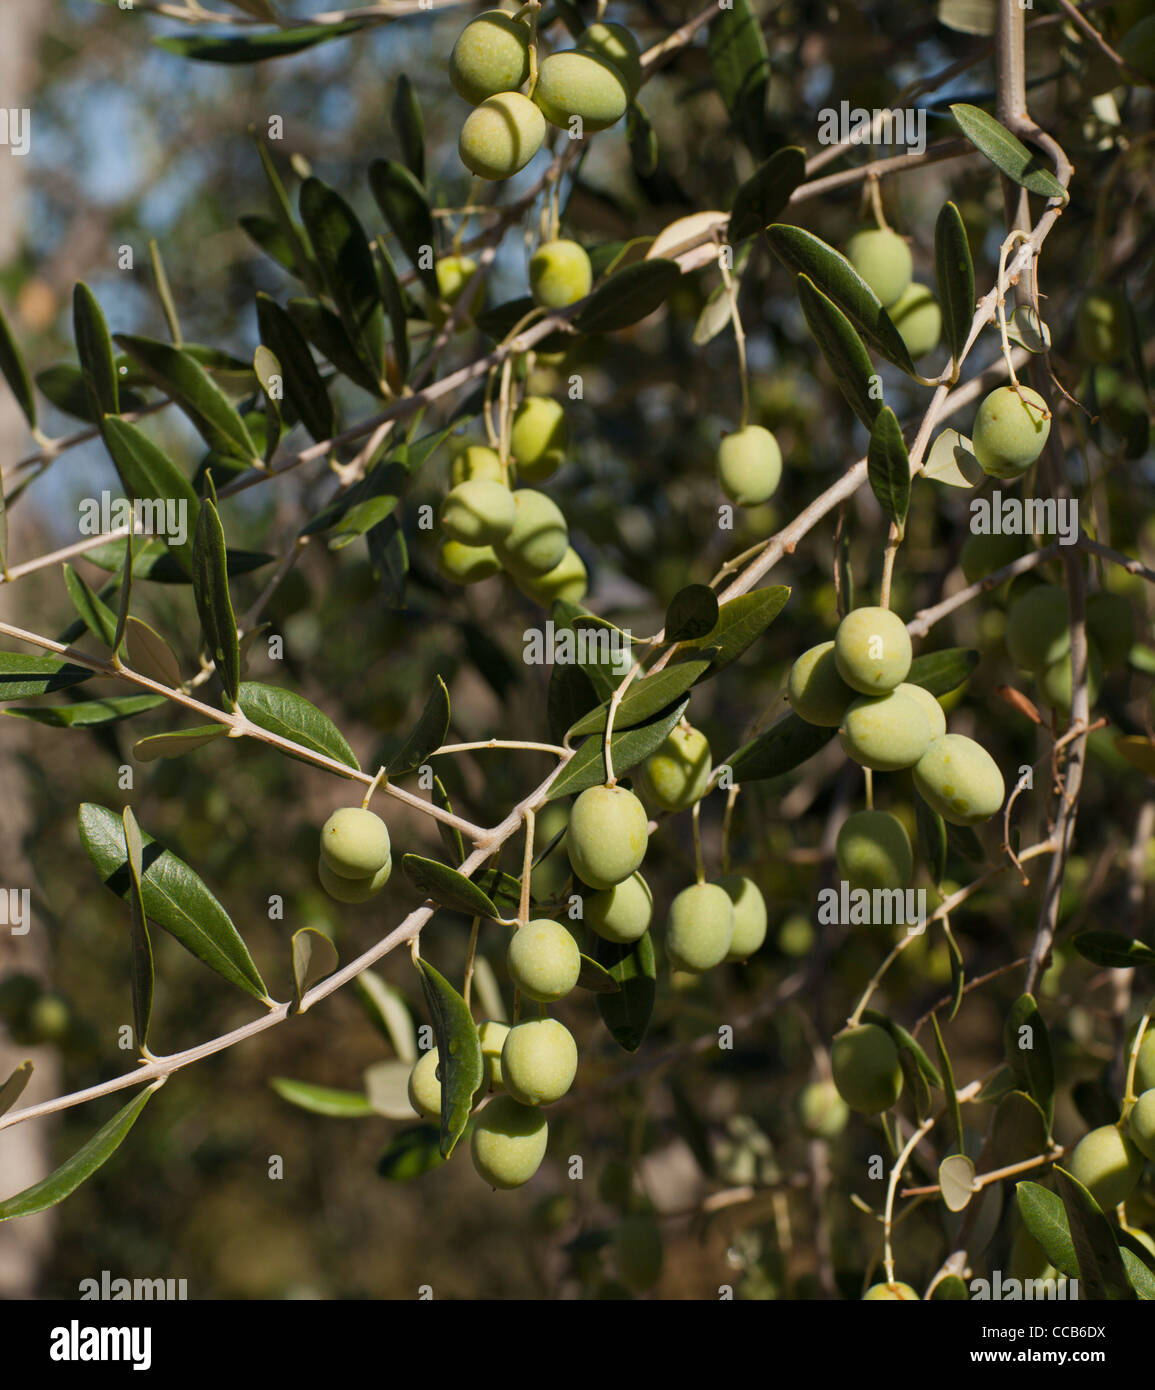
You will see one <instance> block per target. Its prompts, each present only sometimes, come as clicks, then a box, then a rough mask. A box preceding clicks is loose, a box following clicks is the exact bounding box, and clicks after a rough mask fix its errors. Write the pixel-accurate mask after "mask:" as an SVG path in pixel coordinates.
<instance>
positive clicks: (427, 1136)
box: [377, 1125, 445, 1182]
mask: <svg viewBox="0 0 1155 1390" xmlns="http://www.w3.org/2000/svg"><path fill="white" fill-rule="evenodd" d="M444 1162H445V1160H444V1159H443V1158H442V1157H441V1134H440V1131H439V1130H438V1129H436V1128H435V1127H434V1126H433V1125H418V1126H417V1127H416V1128H414V1129H406V1130H403V1131H402V1132H401V1133H400V1134H398V1135H397V1136H396V1137H395V1138H394V1139H393V1140H392V1142H391V1143H390V1144H389V1147H388V1148H387V1149H385V1151H384V1152H383V1153H382V1155H381V1157H380V1158H379V1159H378V1160H377V1172H378V1174H379V1176H381V1177H383V1178H388V1179H389V1180H390V1182H406V1181H408V1180H409V1179H410V1178H417V1177H420V1176H421V1174H422V1173H428V1172H430V1171H432V1169H434V1168H440V1167H441V1165H442V1164H443V1163H444Z"/></svg>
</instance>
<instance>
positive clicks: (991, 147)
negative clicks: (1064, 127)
mask: <svg viewBox="0 0 1155 1390" xmlns="http://www.w3.org/2000/svg"><path fill="white" fill-rule="evenodd" d="M950 110H951V115H952V116H953V117H954V118H955V121H956V122H957V123H958V128H959V129H960V130H961V131H962V133H963V134H964V135H965V136H966V138H967V139H968V140H969V141H970V142H971V144H972V145H974V147H975V148H976V149H977V150H979V151H980V152H981V153H982V154H985V155H986V157H987V158H988V159H989V160H990V161H991V163H992V164H993V165H994V166H995V167H996V168H997V169H1001V170H1002V172H1003V173H1004V174H1006V176H1007V178H1009V179H1012V180H1013V181H1014V182H1015V183H1017V184H1021V185H1022V186H1023V187H1024V188H1025V189H1026V190H1027V191H1028V192H1029V193H1037V194H1038V195H1039V196H1040V197H1042V198H1061V199H1062V200H1063V202H1064V203H1065V202H1066V201H1067V193H1066V190H1065V189H1064V188H1063V185H1062V184H1061V183H1060V182H1059V180H1058V179H1057V178H1056V177H1055V176H1054V174H1052V173H1051V171H1050V169H1048V168H1047V166H1046V164H1045V163H1044V162H1043V160H1042V159H1040V158H1039V156H1038V155H1035V154H1032V153H1031V151H1030V150H1029V149H1027V147H1026V145H1024V144H1023V142H1022V141H1021V140H1019V139H1018V138H1017V137H1016V136H1014V135H1012V134H1011V132H1010V131H1009V130H1008V129H1007V128H1006V126H1004V125H1000V123H999V122H998V121H996V120H995V118H994V117H993V116H991V115H989V114H988V113H987V112H986V111H983V110H982V109H981V108H980V107H978V106H969V105H967V103H966V102H962V101H956V102H954V103H953V104H952V106H951V108H950Z"/></svg>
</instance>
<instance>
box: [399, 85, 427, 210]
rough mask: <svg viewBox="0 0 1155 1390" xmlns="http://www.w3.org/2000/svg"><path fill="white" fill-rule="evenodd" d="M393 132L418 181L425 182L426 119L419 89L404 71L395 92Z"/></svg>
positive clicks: (409, 167) (410, 170)
mask: <svg viewBox="0 0 1155 1390" xmlns="http://www.w3.org/2000/svg"><path fill="white" fill-rule="evenodd" d="M393 133H394V135H396V136H397V141H398V143H399V144H400V146H401V153H402V157H403V158H404V160H405V163H406V166H407V167H408V169H409V172H410V173H411V174H412V175H413V177H414V178H415V179H416V180H417V182H418V183H424V182H425V120H424V118H423V116H422V115H421V103H420V101H419V100H418V98H417V90H416V88H415V87H414V86H413V83H412V82H411V81H410V80H409V78H408V77H407V76H406V75H405V73H402V74H401V76H400V77H399V78H398V79H397V86H396V88H395V89H394V92H393Z"/></svg>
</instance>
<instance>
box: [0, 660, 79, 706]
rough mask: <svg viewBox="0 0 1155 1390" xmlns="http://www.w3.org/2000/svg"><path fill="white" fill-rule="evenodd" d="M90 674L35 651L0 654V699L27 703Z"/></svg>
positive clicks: (69, 663)
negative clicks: (34, 697) (30, 652)
mask: <svg viewBox="0 0 1155 1390" xmlns="http://www.w3.org/2000/svg"><path fill="white" fill-rule="evenodd" d="M92 676H93V672H92V671H89V670H88V669H87V667H84V666H74V665H73V664H72V663H71V662H70V661H61V660H60V658H59V657H54V656H49V655H48V654H47V653H46V652H37V653H36V654H35V655H34V656H25V655H24V654H23V653H21V652H0V700H27V699H30V698H31V697H32V696H34V695H47V694H48V693H49V692H50V691H53V690H66V689H67V688H68V687H69V686H70V685H80V683H81V682H82V681H87V680H91V679H92Z"/></svg>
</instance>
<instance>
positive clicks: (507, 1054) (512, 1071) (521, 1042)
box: [501, 1018, 578, 1105]
mask: <svg viewBox="0 0 1155 1390" xmlns="http://www.w3.org/2000/svg"><path fill="white" fill-rule="evenodd" d="M577 1064H578V1051H577V1043H576V1042H574V1038H573V1034H572V1033H571V1032H570V1031H569V1029H568V1028H567V1027H566V1026H565V1024H564V1023H559V1022H558V1021H557V1019H556V1018H541V1019H535V1020H533V1021H532V1022H529V1023H518V1024H516V1025H515V1026H514V1027H513V1028H511V1029H510V1030H509V1033H508V1034H507V1035H506V1039H505V1045H504V1046H503V1047H502V1049H501V1075H502V1080H503V1082H504V1084H505V1089H506V1090H507V1091H508V1092H509V1094H510V1095H511V1096H512V1097H513V1098H514V1100H518V1101H520V1102H521V1103H522V1105H549V1104H551V1103H552V1102H553V1101H555V1100H560V1099H561V1098H562V1096H564V1095H565V1093H566V1092H567V1091H568V1090H569V1088H570V1087H571V1086H572V1085H573V1081H574V1077H575V1076H576V1075H577Z"/></svg>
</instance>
